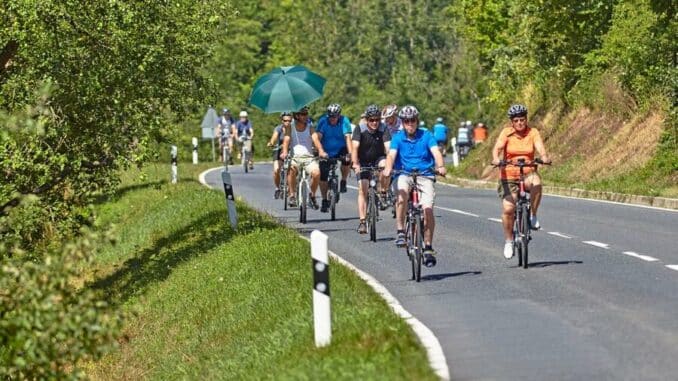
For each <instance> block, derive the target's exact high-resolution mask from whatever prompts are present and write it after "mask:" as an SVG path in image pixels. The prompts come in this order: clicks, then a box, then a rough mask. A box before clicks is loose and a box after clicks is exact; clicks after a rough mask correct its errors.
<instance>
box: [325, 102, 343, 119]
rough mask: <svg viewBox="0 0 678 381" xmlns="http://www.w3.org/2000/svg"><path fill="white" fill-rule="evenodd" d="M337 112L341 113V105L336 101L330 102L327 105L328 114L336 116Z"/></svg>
mask: <svg viewBox="0 0 678 381" xmlns="http://www.w3.org/2000/svg"><path fill="white" fill-rule="evenodd" d="M339 114H341V105H339V104H337V103H332V104H331V105H329V106H327V115H328V116H337V115H339Z"/></svg>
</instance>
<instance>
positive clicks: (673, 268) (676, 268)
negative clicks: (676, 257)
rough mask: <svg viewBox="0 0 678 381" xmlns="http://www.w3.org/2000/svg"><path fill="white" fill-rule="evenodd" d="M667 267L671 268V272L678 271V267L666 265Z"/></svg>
mask: <svg viewBox="0 0 678 381" xmlns="http://www.w3.org/2000/svg"><path fill="white" fill-rule="evenodd" d="M666 267H668V268H670V269H671V270H676V271H678V265H666Z"/></svg>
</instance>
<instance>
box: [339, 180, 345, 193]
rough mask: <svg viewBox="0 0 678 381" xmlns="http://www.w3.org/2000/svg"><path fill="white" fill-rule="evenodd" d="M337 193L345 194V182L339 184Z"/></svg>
mask: <svg viewBox="0 0 678 381" xmlns="http://www.w3.org/2000/svg"><path fill="white" fill-rule="evenodd" d="M339 193H346V180H341V181H340V182H339Z"/></svg>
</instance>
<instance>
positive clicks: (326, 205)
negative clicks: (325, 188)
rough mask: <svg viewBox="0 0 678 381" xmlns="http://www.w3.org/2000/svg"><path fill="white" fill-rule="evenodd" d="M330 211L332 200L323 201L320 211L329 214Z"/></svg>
mask: <svg viewBox="0 0 678 381" xmlns="http://www.w3.org/2000/svg"><path fill="white" fill-rule="evenodd" d="M329 210H330V200H322V205H321V206H320V211H321V212H322V213H327V212H329Z"/></svg>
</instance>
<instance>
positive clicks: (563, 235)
mask: <svg viewBox="0 0 678 381" xmlns="http://www.w3.org/2000/svg"><path fill="white" fill-rule="evenodd" d="M547 233H549V234H551V235H554V236H556V237H560V238H567V239H570V238H572V237H570V236H569V235H565V234H563V233H559V232H547Z"/></svg>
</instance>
